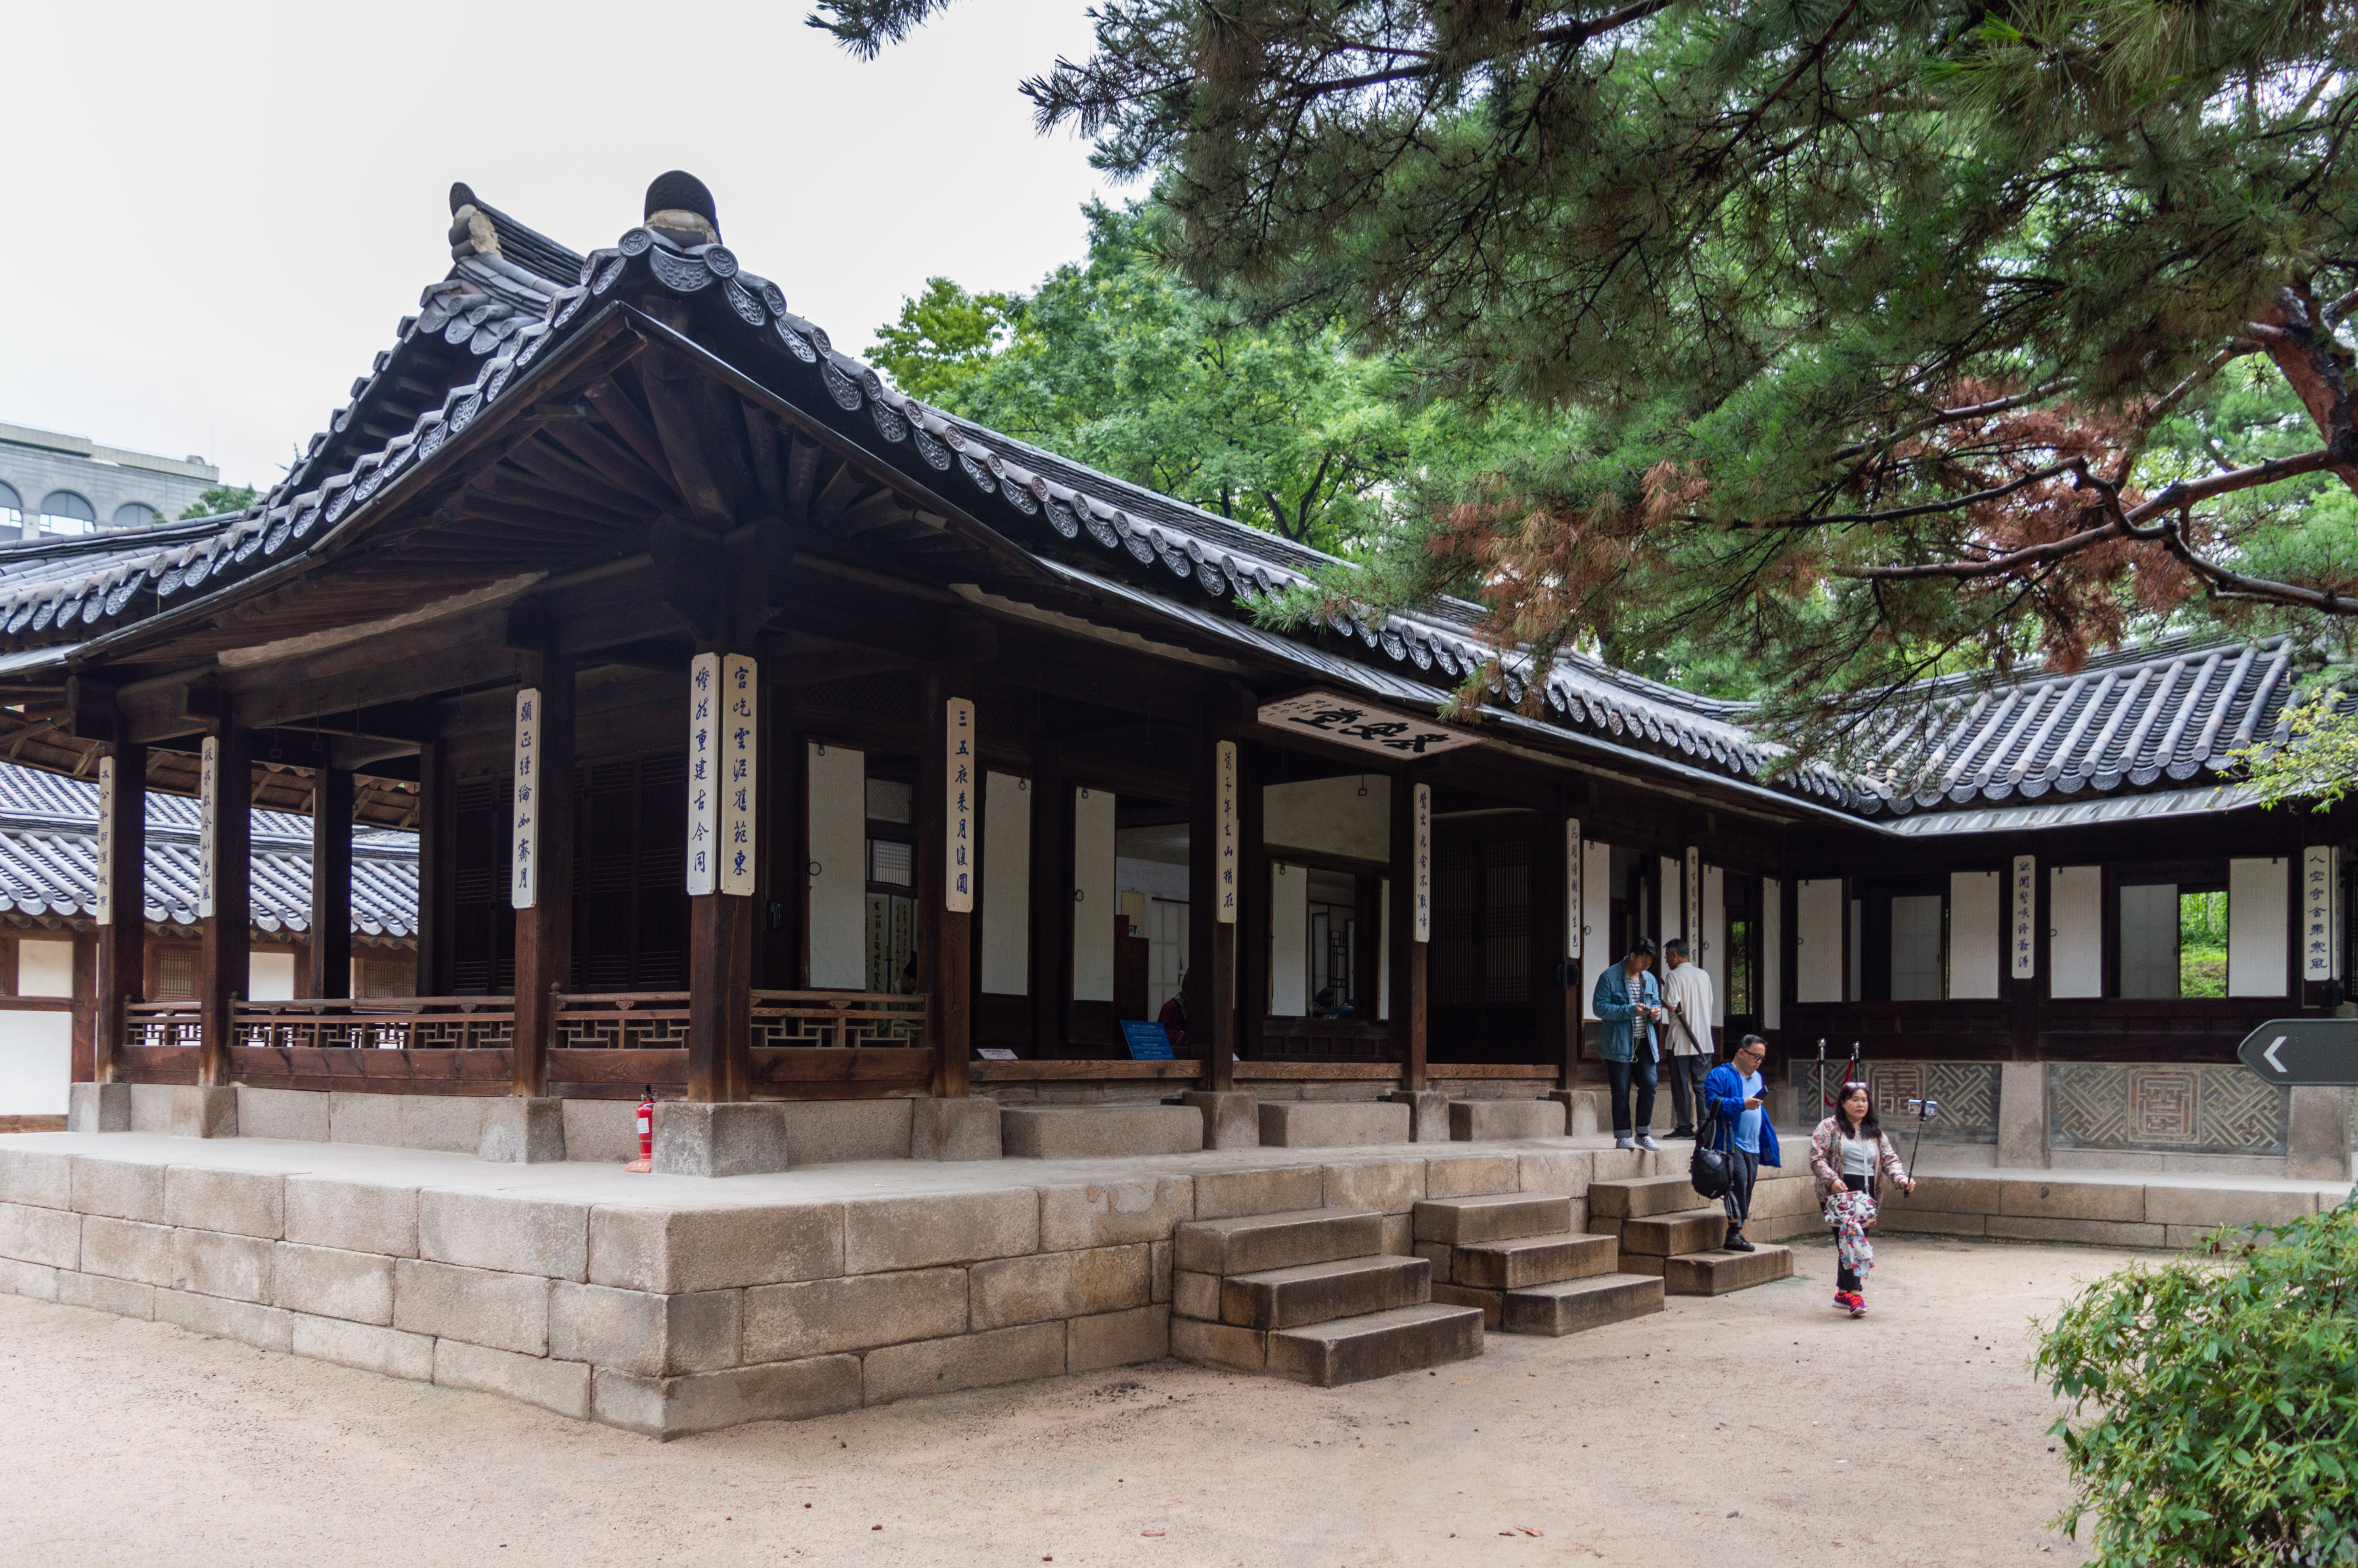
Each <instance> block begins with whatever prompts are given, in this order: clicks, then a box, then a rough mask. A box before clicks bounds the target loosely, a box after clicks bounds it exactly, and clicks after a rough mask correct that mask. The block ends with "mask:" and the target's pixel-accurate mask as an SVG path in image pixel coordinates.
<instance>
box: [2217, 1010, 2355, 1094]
mask: <svg viewBox="0 0 2358 1568" xmlns="http://www.w3.org/2000/svg"><path fill="white" fill-rule="evenodd" d="M2235 1054H2236V1055H2237V1056H2238V1057H2239V1058H2241V1059H2242V1061H2243V1064H2244V1065H2245V1066H2246V1067H2249V1068H2251V1069H2252V1071H2254V1072H2255V1073H2257V1074H2259V1076H2262V1077H2263V1078H2266V1080H2267V1081H2268V1082H2270V1083H2272V1084H2358V1018H2275V1019H2270V1020H2269V1021H2268V1022H2266V1023H2263V1024H2261V1025H2260V1026H2259V1027H2258V1028H2257V1029H2255V1030H2253V1031H2252V1032H2251V1033H2249V1034H2247V1035H2245V1036H2244V1043H2243V1044H2241V1045H2238V1046H2236V1047H2235Z"/></svg>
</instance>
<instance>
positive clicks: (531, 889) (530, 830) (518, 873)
mask: <svg viewBox="0 0 2358 1568" xmlns="http://www.w3.org/2000/svg"><path fill="white" fill-rule="evenodd" d="M508 858H509V866H508V907H509V908H511V909H530V908H532V907H533V906H534V905H535V904H536V903H539V902H540V688H539V687H531V686H528V687H521V688H520V689H518V691H517V692H516V711H515V831H514V834H513V835H512V842H511V843H510V845H509V857H508Z"/></svg>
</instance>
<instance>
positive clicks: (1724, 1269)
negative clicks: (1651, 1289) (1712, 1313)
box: [1662, 1246, 1793, 1296]
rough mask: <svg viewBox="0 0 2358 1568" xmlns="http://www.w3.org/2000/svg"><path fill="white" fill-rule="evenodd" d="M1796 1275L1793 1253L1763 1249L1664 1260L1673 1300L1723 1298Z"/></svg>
mask: <svg viewBox="0 0 2358 1568" xmlns="http://www.w3.org/2000/svg"><path fill="white" fill-rule="evenodd" d="M1792 1271H1793V1249H1791V1248H1790V1247H1775V1246H1761V1247H1758V1249H1757V1250H1754V1251H1751V1252H1717V1251H1714V1252H1693V1253H1689V1254H1687V1255H1686V1256H1684V1257H1682V1258H1669V1259H1665V1260H1663V1265H1662V1289H1663V1291H1664V1292H1666V1293H1668V1294H1670V1295H1674V1296H1724V1295H1725V1294H1727V1292H1730V1291H1741V1290H1746V1289H1748V1288H1750V1287H1751V1286H1754V1285H1765V1284H1767V1283H1768V1281H1771V1280H1781V1279H1784V1278H1785V1277H1786V1276H1787V1275H1789V1274H1790V1273H1791V1272H1792Z"/></svg>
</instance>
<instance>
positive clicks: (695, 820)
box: [687, 654, 720, 898]
mask: <svg viewBox="0 0 2358 1568" xmlns="http://www.w3.org/2000/svg"><path fill="white" fill-rule="evenodd" d="M719 849H720V655H719V654H697V655H696V657H695V659H694V660H693V661H692V662H690V664H689V665H688V666H687V892H688V896H689V897H691V898H698V897H701V896H703V895H704V894H706V893H714V892H719V891H720V856H719Z"/></svg>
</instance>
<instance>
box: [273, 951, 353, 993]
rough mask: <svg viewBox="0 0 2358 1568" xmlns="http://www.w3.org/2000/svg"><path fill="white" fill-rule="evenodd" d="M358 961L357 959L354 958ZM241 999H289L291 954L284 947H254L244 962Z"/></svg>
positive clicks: (292, 972) (292, 977)
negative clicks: (242, 996) (243, 991)
mask: <svg viewBox="0 0 2358 1568" xmlns="http://www.w3.org/2000/svg"><path fill="white" fill-rule="evenodd" d="M354 962H355V963H357V962H358V960H357V959H355V960H354ZM245 1000H248V1001H293V1000H295V955H294V954H293V953H291V952H288V951H287V949H285V948H283V947H282V948H271V947H256V948H255V949H254V952H253V954H252V955H251V956H250V957H248V958H247V959H246V961H245Z"/></svg>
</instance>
